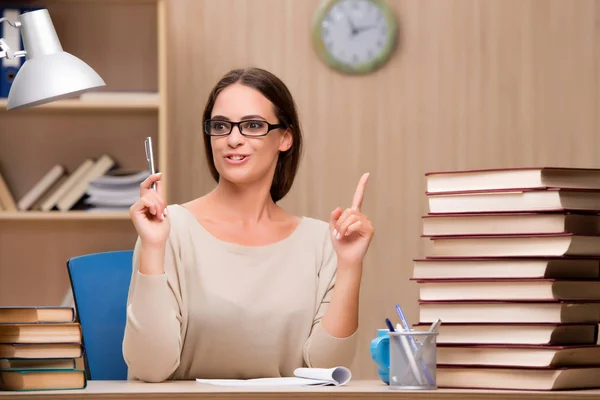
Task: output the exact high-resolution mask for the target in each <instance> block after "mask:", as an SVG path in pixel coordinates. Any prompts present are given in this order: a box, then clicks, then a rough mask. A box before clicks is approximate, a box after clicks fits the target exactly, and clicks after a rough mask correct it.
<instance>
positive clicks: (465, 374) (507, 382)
mask: <svg viewBox="0 0 600 400" xmlns="http://www.w3.org/2000/svg"><path fill="white" fill-rule="evenodd" d="M436 382H437V387H439V388H466V389H499V390H500V389H509V390H544V391H554V390H575V389H597V388H598V387H599V386H600V367H570V368H523V367H520V368H519V367H510V368H509V367H492V366H489V367H482V366H461V365H439V366H438V367H437V369H436Z"/></svg>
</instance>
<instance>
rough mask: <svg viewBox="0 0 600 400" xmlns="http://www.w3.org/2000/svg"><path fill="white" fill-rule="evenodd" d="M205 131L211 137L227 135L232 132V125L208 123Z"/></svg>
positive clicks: (219, 122) (222, 122) (223, 122)
mask: <svg viewBox="0 0 600 400" xmlns="http://www.w3.org/2000/svg"><path fill="white" fill-rule="evenodd" d="M204 131H205V132H206V133H208V134H209V135H215V136H217V135H227V134H228V133H229V131H231V124H230V123H229V122H227V121H212V120H209V121H206V123H205V125H204Z"/></svg>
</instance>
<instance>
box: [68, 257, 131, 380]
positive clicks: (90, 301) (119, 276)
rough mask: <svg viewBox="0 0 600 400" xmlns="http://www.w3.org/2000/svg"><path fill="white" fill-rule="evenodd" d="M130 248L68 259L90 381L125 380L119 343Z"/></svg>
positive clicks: (121, 331) (124, 306)
mask: <svg viewBox="0 0 600 400" xmlns="http://www.w3.org/2000/svg"><path fill="white" fill-rule="evenodd" d="M132 257H133V251H132V250H124V251H113V252H105V253H95V254H87V255H83V256H79V257H73V258H70V259H69V260H68V261H67V269H68V272H69V278H70V280H71V289H72V291H73V299H74V301H75V309H76V311H77V317H78V320H79V323H80V325H81V331H82V336H83V346H84V349H85V352H84V361H85V366H86V370H87V375H88V379H90V380H125V379H127V364H125V360H124V359H123V352H122V344H123V335H124V332H125V321H126V308H127V296H128V292H129V284H130V280H131V268H132V266H131V262H132Z"/></svg>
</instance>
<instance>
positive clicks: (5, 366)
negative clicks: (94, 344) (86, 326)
mask: <svg viewBox="0 0 600 400" xmlns="http://www.w3.org/2000/svg"><path fill="white" fill-rule="evenodd" d="M74 317H75V313H74V310H73V309H72V308H69V307H0V390H5V391H20V390H49V389H83V388H85V387H86V385H87V378H86V374H85V371H84V370H82V369H78V367H77V361H78V359H80V358H81V357H82V352H83V346H82V340H81V339H82V338H81V327H80V325H79V324H78V323H76V322H74Z"/></svg>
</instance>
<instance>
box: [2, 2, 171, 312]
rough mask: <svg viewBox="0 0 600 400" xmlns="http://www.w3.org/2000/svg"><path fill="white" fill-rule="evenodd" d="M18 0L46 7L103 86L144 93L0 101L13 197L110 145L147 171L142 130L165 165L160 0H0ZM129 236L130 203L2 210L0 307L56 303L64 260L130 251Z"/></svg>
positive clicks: (125, 162) (62, 287)
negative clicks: (35, 102) (55, 169)
mask: <svg viewBox="0 0 600 400" xmlns="http://www.w3.org/2000/svg"><path fill="white" fill-rule="evenodd" d="M15 4H18V5H19V6H22V7H43V8H47V9H48V11H49V12H50V16H51V18H52V21H53V23H54V26H55V29H56V31H57V34H58V37H59V39H60V41H61V44H62V47H63V49H64V50H65V51H67V52H69V53H71V54H73V55H75V56H77V57H79V58H81V59H82V60H83V61H85V62H86V63H88V64H89V65H90V66H91V67H92V68H94V69H95V70H96V71H97V72H98V73H99V74H100V76H102V78H103V79H104V81H105V82H106V87H105V88H104V89H103V90H102V91H106V92H120V93H125V94H127V95H129V94H140V93H141V94H142V95H140V96H137V97H134V96H132V97H127V96H125V97H119V96H116V97H114V98H109V97H100V96H98V97H94V98H92V97H90V98H87V99H86V98H84V97H83V96H82V97H81V99H78V98H74V99H67V100H61V101H56V102H53V103H48V104H45V105H42V106H38V107H34V108H28V109H23V110H14V111H7V110H6V105H7V101H6V99H0V119H1V121H2V122H1V123H0V171H1V173H2V176H3V177H4V179H5V180H6V183H7V185H8V187H9V189H10V191H11V193H12V195H13V197H14V199H15V201H18V200H19V199H20V198H21V197H22V196H23V195H24V194H25V193H26V192H27V191H28V190H29V189H30V188H31V187H33V185H35V183H36V182H37V181H38V180H39V179H40V178H41V177H42V176H43V175H44V174H45V173H46V172H47V171H48V170H49V169H50V168H51V167H52V166H53V165H55V164H62V165H63V166H64V167H65V169H66V170H67V171H68V172H69V173H71V172H73V171H74V170H75V169H76V168H77V166H78V165H79V164H80V163H81V162H82V161H83V160H84V159H86V158H90V157H91V158H93V159H97V158H99V157H100V156H101V155H102V154H104V153H107V154H109V155H110V156H111V157H112V158H113V159H114V160H115V161H116V163H117V165H118V167H120V168H124V169H138V170H140V169H146V160H145V155H144V144H143V143H144V139H145V137H146V136H151V137H152V140H153V145H154V154H155V163H156V165H157V169H158V170H159V171H161V172H163V173H165V171H166V157H165V156H164V154H165V153H166V137H165V135H166V102H165V101H164V99H165V98H166V79H165V77H166V68H165V67H166V60H165V47H166V40H165V34H166V32H165V22H166V21H165V4H164V0H108V1H107V0H25V1H19V2H16V1H12V2H11V1H5V0H0V7H4V6H14V5H15ZM144 93H150V95H147V96H144V95H143V94H144ZM165 175H166V174H165ZM164 181H165V183H166V177H165V178H164ZM165 187H166V185H165ZM165 195H166V197H167V199H168V197H169V195H168V193H165ZM135 238H136V232H135V228H134V227H133V224H132V223H131V221H130V219H129V215H128V212H127V211H117V212H101V211H98V212H88V211H68V212H60V211H48V212H41V211H17V212H9V211H0V305H56V304H60V302H61V301H62V299H63V298H64V295H65V293H66V291H67V290H68V287H69V280H68V275H67V271H66V261H67V260H68V258H70V257H74V256H78V255H83V254H88V253H93V252H101V251H110V250H122V249H130V248H132V247H133V245H134V243H135Z"/></svg>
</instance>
